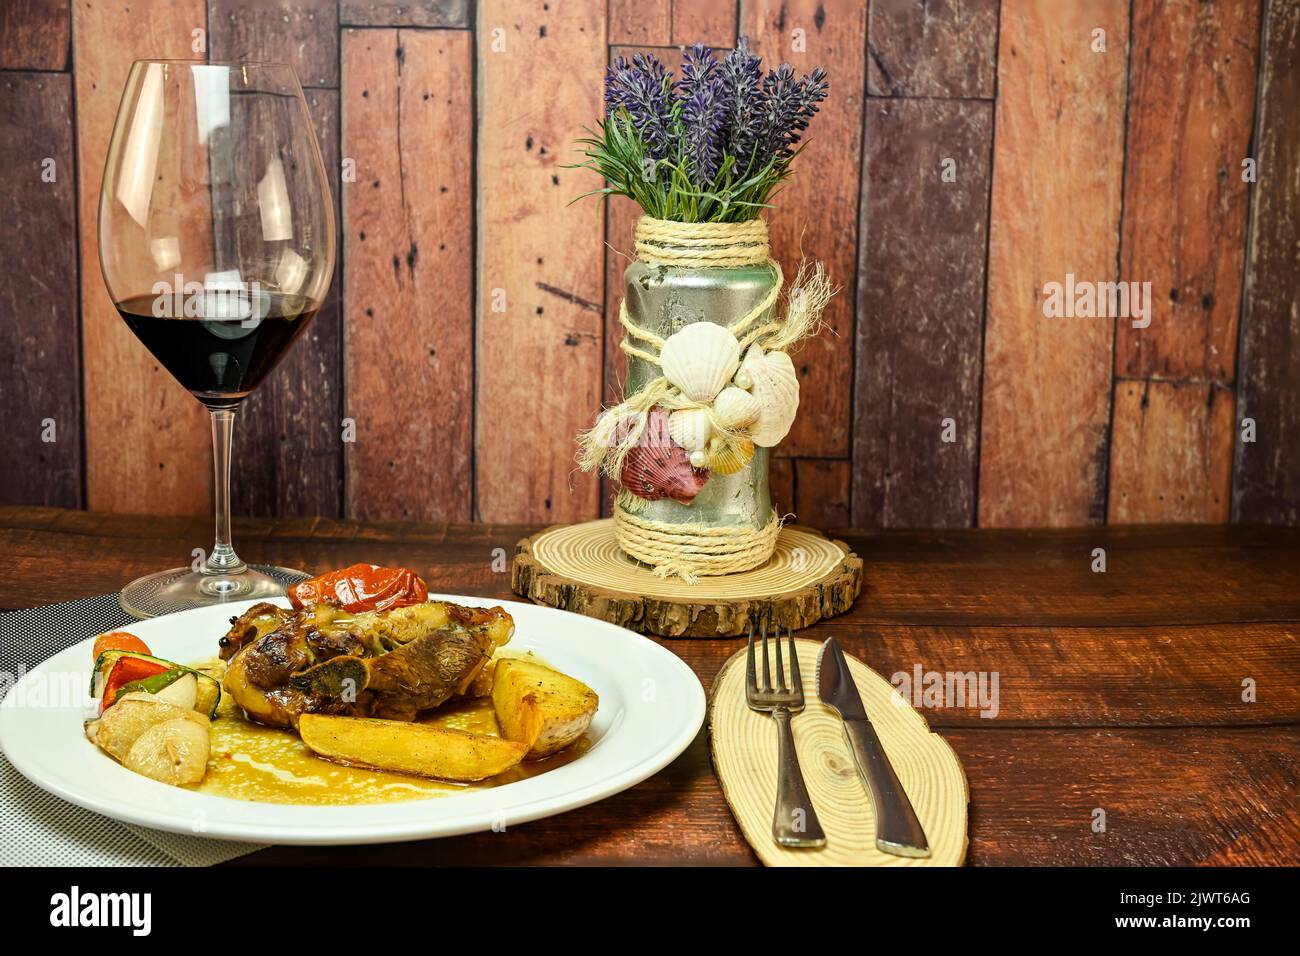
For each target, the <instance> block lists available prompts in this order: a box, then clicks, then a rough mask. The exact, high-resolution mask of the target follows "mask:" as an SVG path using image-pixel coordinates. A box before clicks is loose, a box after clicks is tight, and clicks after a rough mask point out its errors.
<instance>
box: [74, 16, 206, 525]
mask: <svg viewBox="0 0 1300 956" xmlns="http://www.w3.org/2000/svg"><path fill="white" fill-rule="evenodd" d="M206 27H207V20H206V16H205V12H204V6H203V2H202V0H175V2H170V0H136V2H133V3H132V4H131V5H130V9H129V10H128V9H127V8H126V7H125V6H123V5H116V4H108V3H102V2H99V0H76V2H75V4H74V6H73V61H74V70H75V86H76V110H77V176H78V187H79V188H78V195H79V198H80V222H81V228H80V236H79V239H80V244H81V262H82V263H83V265H84V268H83V269H82V274H81V313H82V314H81V321H82V355H83V363H82V364H83V368H84V382H85V422H86V434H85V441H86V504H87V507H89V508H91V509H93V510H103V511H131V512H149V513H154V514H194V513H201V512H204V511H206V510H208V509H209V508H210V507H211V504H212V464H211V434H210V429H209V426H208V415H207V412H205V411H204V409H203V407H202V406H201V405H200V404H199V403H198V402H196V401H195V400H194V398H193V396H191V395H190V394H189V393H188V392H187V391H186V390H185V389H183V388H182V387H181V386H180V385H179V384H178V383H177V382H176V381H175V380H174V379H173V378H172V377H171V375H170V374H169V373H168V372H167V370H166V369H164V368H163V367H162V366H161V365H159V364H158V363H157V362H156V361H155V360H154V359H153V357H152V356H151V355H150V354H149V352H148V351H147V350H146V349H145V347H144V346H143V345H141V344H140V342H139V341H138V340H137V339H136V337H135V336H134V335H132V334H131V330H130V329H128V328H127V327H126V324H125V323H123V322H122V320H121V318H119V317H118V314H117V311H116V310H115V309H114V308H113V303H112V301H111V300H110V299H109V296H108V291H107V289H106V288H105V286H104V278H103V274H102V273H101V272H100V269H99V245H98V231H97V229H96V228H95V223H97V222H98V221H99V190H100V181H101V178H102V177H103V172H104V156H105V154H106V153H107V151H108V141H109V137H110V136H111V135H112V132H113V122H114V120H115V118H116V116H117V106H118V102H119V101H120V99H121V97H122V88H123V86H124V85H125V83H126V75H127V72H128V71H129V69H130V66H131V62H132V61H133V60H135V59H137V58H140V57H176V58H181V59H193V58H195V56H196V54H195V53H193V51H192V49H191V43H192V31H194V30H195V29H201V28H202V29H206Z"/></svg>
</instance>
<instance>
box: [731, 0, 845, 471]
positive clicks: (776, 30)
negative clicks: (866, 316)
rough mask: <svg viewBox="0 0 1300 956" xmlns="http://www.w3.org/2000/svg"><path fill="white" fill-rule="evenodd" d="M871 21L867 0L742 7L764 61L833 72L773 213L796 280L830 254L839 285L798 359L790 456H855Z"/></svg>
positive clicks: (771, 1)
mask: <svg viewBox="0 0 1300 956" xmlns="http://www.w3.org/2000/svg"><path fill="white" fill-rule="evenodd" d="M866 28H867V25H866V9H865V6H863V5H849V4H845V5H843V6H840V5H836V6H834V7H830V6H823V5H821V4H820V3H817V2H816V0H798V2H793V0H787V2H777V0H746V2H745V3H744V4H743V7H742V15H741V32H742V33H743V34H745V35H747V36H748V37H749V38H750V39H751V41H752V45H753V49H754V50H755V52H758V53H760V54H761V55H762V56H763V60H764V66H765V67H768V68H773V67H775V66H776V65H777V63H779V62H781V61H789V62H791V63H792V64H793V65H794V67H795V69H796V70H797V71H798V72H799V73H807V72H809V71H810V70H812V69H813V68H814V67H817V66H822V67H825V68H826V70H827V72H828V73H829V74H830V96H829V97H828V98H827V99H826V101H825V102H824V103H823V104H822V109H821V112H820V113H819V114H818V115H817V116H816V117H814V119H813V121H812V124H811V126H810V128H809V131H808V138H807V140H806V141H807V142H808V144H809V145H808V148H807V149H806V150H804V152H803V153H802V154H801V155H800V156H799V158H798V159H796V160H795V173H794V178H793V179H792V180H791V182H790V183H789V185H788V186H787V187H786V188H785V189H784V190H783V191H782V192H781V193H780V195H778V196H777V197H776V207H775V208H774V209H772V210H769V211H768V213H767V218H768V221H769V223H770V224H771V234H772V247H773V248H772V251H773V255H774V256H776V257H777V258H778V259H779V260H780V262H781V264H782V267H783V268H784V269H785V272H786V275H787V277H788V278H793V276H794V273H795V270H796V269H797V268H798V265H799V259H800V257H801V256H806V257H807V258H809V259H820V260H822V261H823V262H824V263H825V264H826V271H827V273H828V274H829V275H830V278H831V281H832V282H834V283H836V284H837V285H838V286H839V287H840V293H839V294H838V295H836V296H835V298H834V299H832V300H831V304H830V306H829V307H828V308H827V309H826V313H825V319H826V324H827V328H826V329H825V330H824V331H823V332H822V334H821V335H820V336H819V337H818V338H817V339H815V340H813V341H811V342H807V343H805V344H804V345H803V346H802V348H801V349H800V350H799V351H798V353H797V354H796V355H795V356H794V360H795V367H796V368H797V369H798V371H799V385H800V388H801V390H802V394H803V396H804V400H803V403H802V405H801V407H800V409H799V417H798V418H797V419H796V420H795V423H794V428H793V429H792V430H791V432H790V434H789V436H787V438H786V439H785V441H784V442H782V443H781V446H780V453H781V454H782V455H786V456H790V457H802V456H809V457H826V458H838V457H847V456H848V454H849V424H850V414H851V413H850V404H851V402H850V391H851V389H852V378H853V358H852V356H853V345H852V343H853V307H854V298H855V283H856V274H857V253H858V239H857V232H858V174H859V170H860V168H861V143H862V107H863V103H862V100H863V96H862V91H863V86H864V78H863V71H864V63H863V56H862V51H863V49H864V45H865V43H866ZM796 30H801V31H803V33H802V34H800V36H801V37H802V39H803V42H804V44H805V45H806V52H795V50H794V49H793V48H792V43H793V40H794V37H795V33H794V31H796Z"/></svg>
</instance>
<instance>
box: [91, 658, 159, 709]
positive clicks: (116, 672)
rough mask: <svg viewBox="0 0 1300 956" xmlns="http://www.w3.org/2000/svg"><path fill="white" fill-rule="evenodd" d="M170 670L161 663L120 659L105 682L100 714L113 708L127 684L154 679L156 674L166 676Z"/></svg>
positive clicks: (138, 659) (139, 659)
mask: <svg viewBox="0 0 1300 956" xmlns="http://www.w3.org/2000/svg"><path fill="white" fill-rule="evenodd" d="M169 670H171V665H169V664H166V663H162V662H160V661H150V660H144V659H143V658H140V657H119V658H118V659H117V663H116V664H114V665H113V669H112V670H111V671H109V672H108V678H107V679H106V680H105V681H104V696H103V697H101V698H99V712H100V713H101V714H102V713H103V712H104V711H105V710H107V709H108V708H109V707H112V706H113V704H115V703H116V702H117V696H118V694H120V693H121V692H122V688H123V687H125V686H126V685H127V684H130V683H132V682H134V681H138V680H144V679H145V678H146V677H153V676H154V675H155V674H165V673H167V671H169Z"/></svg>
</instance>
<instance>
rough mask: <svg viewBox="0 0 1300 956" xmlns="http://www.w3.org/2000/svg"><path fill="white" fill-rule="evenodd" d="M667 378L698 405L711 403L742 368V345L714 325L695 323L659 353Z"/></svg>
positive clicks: (677, 333) (674, 334) (678, 333)
mask: <svg viewBox="0 0 1300 956" xmlns="http://www.w3.org/2000/svg"><path fill="white" fill-rule="evenodd" d="M659 365H660V367H661V368H662V369H663V370H664V377H665V378H667V379H668V381H670V382H672V383H673V384H674V385H676V386H677V387H678V388H680V389H681V390H682V394H684V395H685V396H686V397H687V398H689V399H691V400H692V401H696V402H711V401H713V396H714V395H717V394H718V392H720V391H722V389H723V388H724V387H725V386H726V384H727V382H728V381H730V380H731V376H733V375H735V374H736V369H737V368H738V367H739V366H740V343H739V342H737V341H736V337H735V336H734V335H732V334H731V332H729V331H728V330H727V329H725V328H723V327H722V326H720V325H714V324H713V323H712V322H692V323H691V324H690V325H688V326H686V327H685V328H682V329H679V330H678V331H676V332H674V333H673V334H672V335H670V336H669V337H668V341H666V342H665V343H664V347H663V348H662V349H660V350H659Z"/></svg>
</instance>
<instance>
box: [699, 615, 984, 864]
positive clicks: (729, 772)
mask: <svg viewBox="0 0 1300 956" xmlns="http://www.w3.org/2000/svg"><path fill="white" fill-rule="evenodd" d="M760 646H761V645H760ZM786 646H788V645H786ZM795 646H796V647H797V649H798V651H799V672H800V675H801V676H802V678H803V685H804V692H805V693H806V694H807V693H809V692H810V691H811V695H810V696H809V697H808V698H807V705H806V708H805V709H804V711H803V713H801V714H796V715H795V717H794V721H793V725H792V726H793V728H794V739H795V747H796V749H797V750H798V751H799V765H800V767H801V768H802V770H803V776H804V781H805V782H806V783H807V784H808V794H809V796H810V797H811V798H812V804H813V809H814V810H816V812H817V819H818V820H820V821H821V825H822V829H823V830H825V831H826V846H824V847H821V848H818V849H803V850H799V849H789V848H786V847H780V846H777V845H776V843H775V842H773V840H772V810H773V807H774V806H775V803H776V764H777V737H776V722H775V721H774V720H772V718H771V717H769V716H767V715H766V714H759V713H755V712H754V711H752V710H750V709H749V707H748V705H746V703H745V651H743V650H741V651H738V652H737V653H735V654H734V655H732V657H731V658H730V659H729V660H728V661H727V663H725V664H723V665H722V670H721V671H719V672H718V676H717V678H716V679H715V680H714V682H713V692H712V694H711V695H710V697H709V740H710V747H711V750H712V754H713V767H714V770H715V771H716V772H717V775H718V780H719V781H721V783H722V793H723V796H725V797H726V798H727V803H728V805H730V807H731V812H732V813H733V814H734V815H735V817H736V822H738V823H739V824H740V829H741V831H742V832H743V833H744V834H745V839H746V840H747V841H749V845H750V846H751V847H753V848H754V852H755V853H756V854H758V858H759V859H760V860H762V861H763V862H764V863H765V864H767V865H768V866H959V865H960V864H961V863H962V861H963V860H964V859H965V858H966V844H967V839H966V805H967V803H968V802H969V800H970V792H969V791H968V790H967V787H966V775H965V773H963V772H962V769H961V763H960V762H959V761H958V760H957V755H956V754H955V753H953V750H952V748H951V747H950V746H948V742H947V741H946V740H944V739H943V738H942V737H940V736H939V735H938V734H934V733H931V732H930V727H929V725H928V724H927V723H926V722H925V718H924V717H922V716H921V715H920V714H919V713H917V711H916V710H914V709H913V708H912V706H911V705H910V704H908V703H906V702H905V701H904V700H903V698H902V697H900V696H899V695H898V694H897V692H896V691H895V689H894V687H893V686H892V685H891V684H890V683H889V681H887V680H885V678H884V677H882V676H880V675H879V674H877V673H876V672H875V671H873V670H871V668H869V667H867V665H865V664H863V663H862V662H861V661H859V660H858V659H857V658H855V657H849V658H848V661H849V670H850V671H852V673H853V679H854V682H855V683H856V684H857V685H858V692H859V693H861V694H862V702H863V704H865V705H866V708H867V714H868V715H869V716H870V718H871V723H872V726H874V727H875V728H876V733H877V734H879V735H880V740H881V743H882V744H883V745H884V748H885V752H886V753H887V754H888V755H889V761H890V763H892V764H893V765H894V770H895V771H896V772H897V774H898V779H899V780H900V781H901V782H902V784H903V789H904V790H906V791H907V796H908V799H910V800H911V801H912V807H913V809H915V810H916V815H917V816H918V817H919V818H920V820H921V825H922V826H923V827H924V828H925V835H926V837H927V838H928V839H929V841H930V856H929V857H926V858H924V859H908V858H906V857H901V856H893V855H892V854H889V853H882V852H880V851H879V850H877V849H876V815H875V810H874V809H873V808H872V806H871V797H870V796H869V795H868V793H867V790H866V788H865V786H864V785H863V783H862V781H861V779H860V778H859V777H858V771H857V767H856V766H855V764H854V762H853V752H852V751H851V750H850V749H849V743H848V741H847V740H846V739H845V738H844V725H843V723H842V722H841V721H840V718H839V715H837V714H836V713H835V711H833V710H831V709H830V708H829V707H826V706H824V705H823V704H822V703H821V701H819V700H818V699H817V697H816V690H815V687H816V678H815V676H814V675H815V674H816V673H817V654H818V652H819V651H820V650H821V644H820V643H819V642H817V641H809V640H797V641H795ZM759 666H760V667H761V666H762V664H761V663H760V665H759ZM786 666H787V667H788V666H789V663H788V662H787V664H786Z"/></svg>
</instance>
